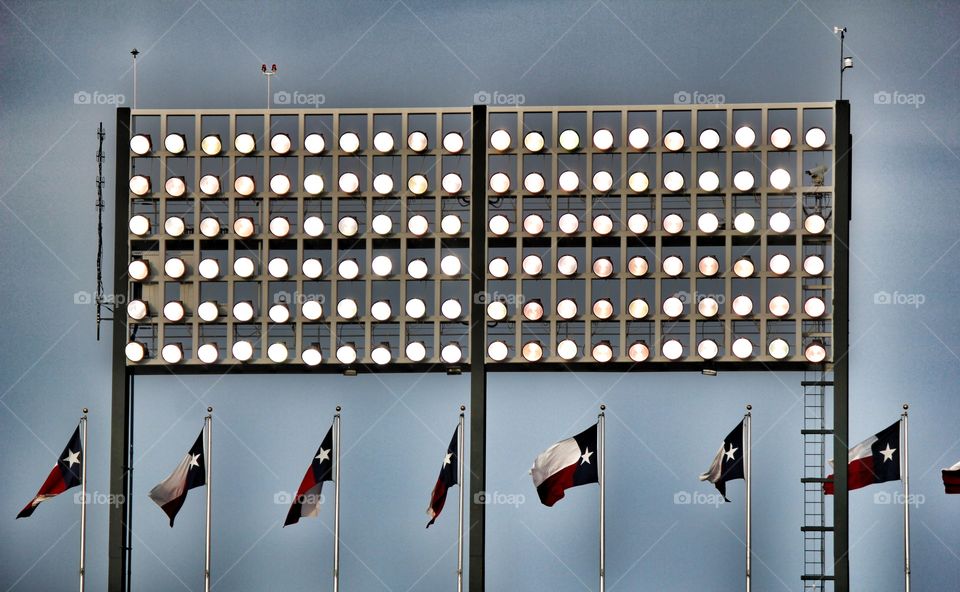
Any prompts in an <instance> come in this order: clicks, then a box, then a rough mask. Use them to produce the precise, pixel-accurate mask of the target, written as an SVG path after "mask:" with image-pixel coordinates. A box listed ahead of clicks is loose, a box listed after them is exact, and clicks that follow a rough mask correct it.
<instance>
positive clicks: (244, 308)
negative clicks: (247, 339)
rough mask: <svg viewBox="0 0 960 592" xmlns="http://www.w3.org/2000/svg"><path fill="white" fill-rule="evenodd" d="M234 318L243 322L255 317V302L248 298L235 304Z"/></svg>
mask: <svg viewBox="0 0 960 592" xmlns="http://www.w3.org/2000/svg"><path fill="white" fill-rule="evenodd" d="M233 318H234V319H236V320H238V321H240V322H241V323H246V322H249V321H250V320H251V319H252V318H253V304H252V303H251V302H248V301H246V300H244V301H242V302H237V303H236V304H234V305H233Z"/></svg>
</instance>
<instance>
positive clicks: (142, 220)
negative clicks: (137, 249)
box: [129, 214, 150, 236]
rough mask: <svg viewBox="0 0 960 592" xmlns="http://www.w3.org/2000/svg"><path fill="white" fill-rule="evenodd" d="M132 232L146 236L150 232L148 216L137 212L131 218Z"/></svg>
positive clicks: (130, 226)
mask: <svg viewBox="0 0 960 592" xmlns="http://www.w3.org/2000/svg"><path fill="white" fill-rule="evenodd" d="M129 228H130V234H135V235H137V236H144V235H147V234H150V220H149V219H148V218H147V217H146V216H142V215H140V214H137V215H135V216H132V217H131V218H130V224H129Z"/></svg>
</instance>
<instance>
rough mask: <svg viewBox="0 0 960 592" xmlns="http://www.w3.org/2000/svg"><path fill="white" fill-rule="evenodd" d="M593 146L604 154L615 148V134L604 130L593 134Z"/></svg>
mask: <svg viewBox="0 0 960 592" xmlns="http://www.w3.org/2000/svg"><path fill="white" fill-rule="evenodd" d="M593 146H594V148H596V149H597V150H603V151H604V152H606V151H607V150H610V149H611V148H613V132H611V131H610V130H608V129H604V128H601V129H598V130H597V131H595V132H593Z"/></svg>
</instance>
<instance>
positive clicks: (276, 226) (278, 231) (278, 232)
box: [270, 216, 290, 238]
mask: <svg viewBox="0 0 960 592" xmlns="http://www.w3.org/2000/svg"><path fill="white" fill-rule="evenodd" d="M270 234H272V235H273V236H277V237H281V238H282V237H284V236H287V235H288V234H290V220H287V219H286V218H284V217H283V216H277V217H276V218H273V219H272V220H270Z"/></svg>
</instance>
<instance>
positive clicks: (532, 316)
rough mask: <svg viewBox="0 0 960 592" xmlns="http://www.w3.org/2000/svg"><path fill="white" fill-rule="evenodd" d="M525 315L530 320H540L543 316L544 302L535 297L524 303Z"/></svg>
mask: <svg viewBox="0 0 960 592" xmlns="http://www.w3.org/2000/svg"><path fill="white" fill-rule="evenodd" d="M523 317H524V318H525V319H527V320H528V321H539V320H540V319H542V318H543V304H541V303H540V300H538V299H533V300H530V301H528V302H526V303H525V304H524V305H523Z"/></svg>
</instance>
